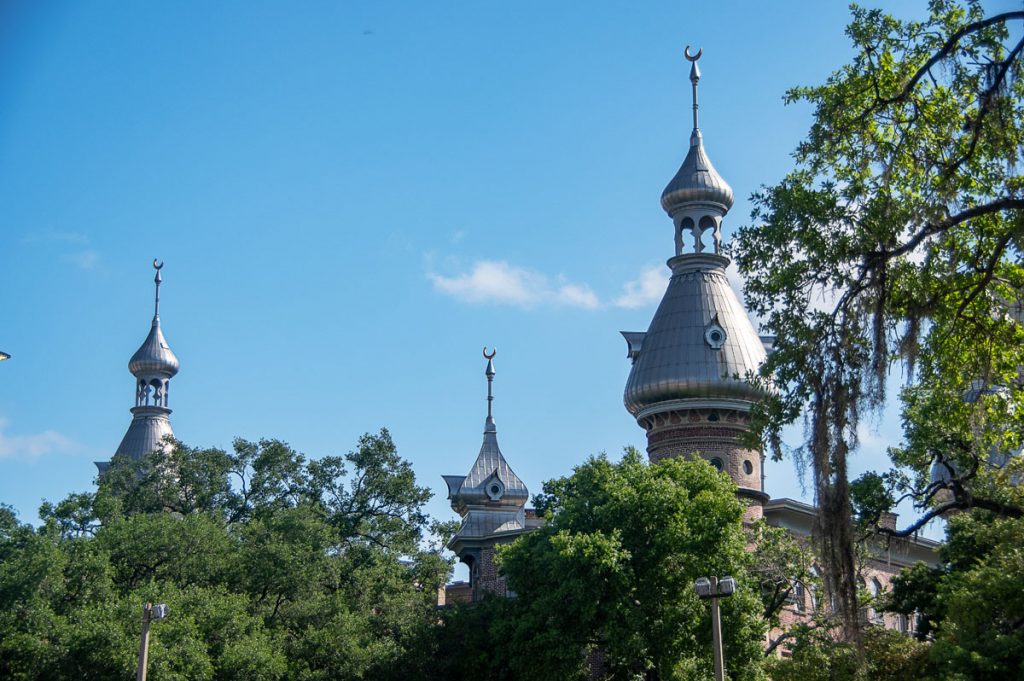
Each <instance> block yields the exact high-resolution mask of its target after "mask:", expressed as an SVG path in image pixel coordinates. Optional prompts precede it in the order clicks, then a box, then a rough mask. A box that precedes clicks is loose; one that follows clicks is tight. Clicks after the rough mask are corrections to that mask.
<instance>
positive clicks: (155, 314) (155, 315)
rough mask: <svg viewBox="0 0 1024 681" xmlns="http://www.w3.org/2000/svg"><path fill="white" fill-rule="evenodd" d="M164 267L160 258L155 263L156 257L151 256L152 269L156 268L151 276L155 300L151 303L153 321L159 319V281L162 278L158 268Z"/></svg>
mask: <svg viewBox="0 0 1024 681" xmlns="http://www.w3.org/2000/svg"><path fill="white" fill-rule="evenodd" d="M163 268H164V263H163V261H162V260H161V261H160V264H159V265H158V264H157V260H156V258H153V269H155V270H156V276H155V277H153V281H154V282H156V301H155V302H154V304H153V321H154V322H155V321H158V320H159V319H160V282H162V281H163V278H162V277H161V276H160V270H162V269H163Z"/></svg>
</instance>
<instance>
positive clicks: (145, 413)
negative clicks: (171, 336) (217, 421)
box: [96, 260, 180, 475]
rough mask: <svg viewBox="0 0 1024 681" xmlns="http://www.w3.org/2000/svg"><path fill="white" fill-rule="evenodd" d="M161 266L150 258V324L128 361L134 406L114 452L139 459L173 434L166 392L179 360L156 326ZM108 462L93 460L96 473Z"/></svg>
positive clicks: (158, 318)
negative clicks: (152, 289)
mask: <svg viewBox="0 0 1024 681" xmlns="http://www.w3.org/2000/svg"><path fill="white" fill-rule="evenodd" d="M163 266H164V264H163V263H162V262H158V261H156V260H154V261H153V269H155V270H156V276H155V277H154V278H153V281H154V282H155V284H156V296H155V302H154V306H153V324H152V325H151V326H150V329H149V335H147V336H146V340H144V341H143V342H142V345H141V346H140V347H139V349H138V350H136V351H135V354H134V355H132V358H131V359H130V360H129V361H128V370H129V371H131V372H132V375H134V376H135V406H134V407H132V409H131V412H132V421H131V423H130V424H129V425H128V431H127V432H126V433H125V434H124V437H123V438H122V439H121V444H120V445H118V447H117V451H116V452H115V454H123V455H127V456H130V457H131V458H133V459H141V458H142V457H144V456H145V455H146V454H149V453H150V452H152V451H155V450H158V449H163V448H164V447H165V446H166V443H167V441H168V439H169V438H173V437H174V432H173V431H172V430H171V421H170V418H169V417H170V415H171V408H170V406H168V405H169V400H168V395H169V392H170V387H171V378H173V377H174V376H175V375H176V374H177V373H178V369H179V368H180V364H179V363H178V358H177V357H175V355H174V353H173V352H171V348H170V347H169V346H168V345H167V339H165V338H164V333H163V330H162V329H161V328H160V284H161V282H162V281H163V279H162V277H161V276H160V270H161V269H163ZM109 465H110V462H108V461H97V462H96V467H97V468H98V469H99V472H100V475H103V473H104V472H105V471H106V469H107V466H109Z"/></svg>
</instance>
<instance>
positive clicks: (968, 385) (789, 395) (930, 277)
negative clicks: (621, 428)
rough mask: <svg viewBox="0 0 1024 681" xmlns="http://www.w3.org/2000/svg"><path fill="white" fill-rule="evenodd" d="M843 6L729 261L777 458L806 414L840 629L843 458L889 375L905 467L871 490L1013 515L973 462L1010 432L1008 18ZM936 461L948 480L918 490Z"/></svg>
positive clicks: (1016, 225) (1016, 52)
mask: <svg viewBox="0 0 1024 681" xmlns="http://www.w3.org/2000/svg"><path fill="white" fill-rule="evenodd" d="M852 12H853V19H852V21H851V23H850V25H849V27H848V29H847V34H848V36H849V37H850V39H851V41H852V43H853V46H854V49H855V56H854V58H853V60H852V61H851V62H850V63H849V64H848V65H846V66H843V67H842V68H841V69H840V70H838V71H837V72H835V73H834V74H833V75H832V76H831V77H830V78H829V79H828V81H827V82H826V83H825V84H823V85H820V86H814V87H800V88H794V89H793V90H791V91H790V92H789V94H788V95H787V100H788V101H790V102H796V101H805V102H808V103H810V104H811V105H812V106H813V107H814V122H813V124H812V126H811V129H810V131H809V132H808V135H807V138H806V139H805V140H804V141H803V142H802V143H801V144H800V145H799V146H798V148H797V150H796V153H795V159H796V168H795V169H794V170H793V171H792V172H791V173H790V174H789V175H787V176H786V178H785V179H783V180H782V181H781V182H780V183H778V184H776V185H774V186H770V187H765V188H763V189H762V190H761V191H759V192H758V193H757V194H755V195H754V204H755V211H754V215H753V218H754V220H755V222H756V223H757V224H755V225H753V226H750V227H745V228H743V229H742V230H740V233H739V235H738V238H737V240H736V243H735V252H736V255H737V258H736V259H737V262H738V264H739V268H740V271H741V272H742V273H743V274H744V275H745V276H746V278H747V286H746V294H747V302H748V304H749V305H750V306H751V308H752V309H753V310H754V312H756V313H757V314H759V315H761V316H762V317H763V318H764V319H765V326H766V327H767V330H768V331H769V332H771V333H773V334H775V335H776V336H777V340H776V343H775V346H774V351H773V353H772V355H771V356H770V357H769V360H768V362H767V365H766V366H765V367H764V370H765V376H769V375H770V376H771V377H772V381H773V384H774V385H775V386H776V388H777V389H778V393H777V399H775V400H771V401H768V402H766V403H765V405H763V407H762V408H761V410H760V412H759V414H758V418H757V421H756V422H757V424H758V427H759V432H760V435H761V437H762V438H763V439H764V440H766V441H767V442H768V443H769V444H770V445H771V447H772V449H773V452H774V455H775V456H777V457H778V456H781V455H782V453H783V451H782V447H781V440H780V429H781V428H782V427H783V426H784V425H785V424H788V423H791V422H794V421H795V420H797V419H798V418H799V417H800V415H801V414H805V425H806V431H805V433H806V434H805V439H804V442H803V444H802V445H801V447H799V448H798V449H797V454H798V455H806V456H807V457H808V458H809V459H810V461H811V463H812V469H813V472H814V490H815V496H816V501H817V504H818V506H819V507H820V508H821V510H822V513H821V515H820V527H819V528H818V530H819V533H818V534H819V536H820V545H821V554H822V558H823V567H824V568H825V578H826V582H827V586H828V588H829V591H830V592H833V593H835V594H836V595H837V597H838V601H837V603H838V605H839V609H840V612H841V613H842V614H843V617H844V621H845V624H846V627H847V633H848V634H849V635H851V636H854V637H856V634H857V631H858V625H857V618H856V611H857V605H858V604H857V597H856V591H855V586H854V585H855V583H856V582H855V572H856V561H855V553H854V543H855V539H856V536H855V531H854V528H853V524H852V523H853V521H852V515H853V511H854V509H853V506H852V504H851V493H852V492H853V491H852V490H851V487H850V483H849V481H848V477H847V460H848V457H849V455H850V453H851V452H852V451H853V450H855V449H856V447H857V445H858V441H857V428H858V424H859V419H860V416H861V414H862V413H863V412H865V411H866V410H873V409H878V408H879V407H881V405H882V404H883V401H884V396H885V379H886V376H887V374H888V372H889V371H890V368H891V365H892V364H893V363H895V362H902V363H903V365H904V369H905V370H906V371H905V374H906V375H907V376H909V377H910V378H909V379H908V386H907V388H906V389H905V391H904V394H903V398H904V404H905V405H906V406H905V411H904V418H905V424H906V426H905V427H906V443H905V446H904V447H903V448H901V449H900V450H898V451H896V452H895V453H894V455H895V459H896V461H897V463H899V464H901V465H905V466H909V467H910V468H911V474H897V475H893V476H890V477H888V478H886V479H885V482H886V483H887V484H890V486H889V487H887V488H886V489H885V490H880V489H879V487H878V486H877V485H874V491H873V493H872V494H871V495H868V496H872V495H873V500H874V502H878V501H880V500H884V499H883V498H884V496H885V495H892V496H893V497H894V498H895V497H898V496H901V495H902V494H910V495H911V496H914V497H916V498H917V499H918V500H919V502H920V503H921V504H936V502H939V501H940V499H939V498H937V496H936V492H937V491H938V490H939V488H941V489H943V490H945V491H947V492H949V493H950V494H951V495H952V499H951V500H950V499H947V500H946V502H945V503H946V505H945V506H943V508H942V509H939V510H937V511H936V512H940V511H941V510H948V509H949V508H970V507H986V508H990V509H993V510H996V511H997V512H1000V513H1005V514H1009V515H1019V514H1020V511H1021V509H1020V508H1019V507H1016V509H1015V507H1013V506H1012V505H1009V504H1007V503H1006V500H1005V499H1001V498H999V494H998V491H994V490H995V487H994V486H993V485H992V484H990V481H989V478H991V477H992V472H991V470H990V468H991V467H989V466H987V465H986V464H987V462H988V457H989V453H990V452H991V451H993V447H995V448H996V450H997V451H1013V450H1014V449H1015V448H1016V447H1019V446H1020V436H1019V434H1020V433H1021V432H1024V429H1022V428H1021V426H1022V425H1024V423H1022V422H1021V418H1022V417H1024V410H1022V409H1021V408H1020V407H1022V406H1024V405H1020V404H1018V402H1019V401H1020V390H1019V389H1018V384H1019V368H1020V367H1021V366H1024V342H1022V341H1024V328H1022V327H1021V324H1020V323H1019V321H1020V320H1019V317H1020V315H1019V314H1018V312H1019V309H1021V308H1020V305H1021V301H1022V295H1024V294H1022V292H1024V268H1022V267H1021V265H1020V258H1019V254H1020V253H1021V252H1022V246H1024V243H1022V238H1024V198H1022V197H1021V196H1020V192H1021V188H1022V184H1024V179H1022V177H1021V176H1020V174H1019V165H1018V161H1019V155H1020V150H1021V148H1022V147H1021V144H1022V142H1024V115H1022V113H1024V111H1022V102H1024V79H1022V78H1021V75H1022V70H1024V65H1022V60H1021V54H1022V51H1024V39H1021V38H1020V36H1019V31H1017V33H1016V34H1013V36H1012V39H1011V31H1010V30H1009V28H1008V26H1009V25H1010V23H1011V22H1019V21H1021V20H1024V12H1021V11H1013V12H1006V13H1003V14H999V15H994V16H992V17H985V16H984V13H983V11H982V8H981V6H980V4H979V3H978V2H974V1H971V2H969V3H968V4H967V5H966V6H960V5H958V4H957V3H955V2H952V1H951V0H932V2H931V3H930V13H929V16H928V18H927V19H925V20H923V21H902V20H899V19H896V18H894V17H892V16H889V15H886V14H885V13H884V12H882V11H881V10H868V9H864V8H861V7H857V6H853V8H852ZM1015 314H1016V316H1017V318H1015V317H1014V315H1015ZM965 397H969V398H970V399H965ZM937 460H938V461H948V462H951V464H952V466H953V469H954V470H955V472H956V473H957V475H954V476H953V478H954V479H953V480H952V481H949V482H946V483H943V484H941V485H934V486H929V481H928V468H929V466H930V464H931V463H932V462H934V461H937ZM874 482H877V480H876V481H874ZM859 491H860V492H864V493H867V492H871V490H870V489H869V487H868V486H866V485H861V486H860V489H859ZM882 492H884V494H881V496H880V493H882ZM993 494H994V496H993ZM862 498H865V497H863V495H862ZM939 505H940V504H936V508H937V509H938V507H939ZM874 510H875V511H878V510H884V509H879V508H878V507H877V503H876V505H875V509H874ZM914 529H916V528H908V529H907V530H906V532H905V533H909V532H912V531H913V530H914Z"/></svg>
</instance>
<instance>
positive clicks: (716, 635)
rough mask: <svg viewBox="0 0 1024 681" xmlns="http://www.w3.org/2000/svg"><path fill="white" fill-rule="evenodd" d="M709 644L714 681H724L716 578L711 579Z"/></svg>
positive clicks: (720, 620)
mask: <svg viewBox="0 0 1024 681" xmlns="http://www.w3.org/2000/svg"><path fill="white" fill-rule="evenodd" d="M711 643H712V647H714V649H715V681H725V655H724V653H723V652H722V618H721V615H720V614H719V612H718V577H711Z"/></svg>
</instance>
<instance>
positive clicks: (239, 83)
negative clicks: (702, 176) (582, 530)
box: [0, 1, 924, 520]
mask: <svg viewBox="0 0 1024 681" xmlns="http://www.w3.org/2000/svg"><path fill="white" fill-rule="evenodd" d="M923 6H924V3H920V2H913V3H911V2H904V3H897V4H896V10H897V11H898V12H900V13H902V14H914V13H917V12H923V11H924V10H923ZM2 7H3V9H2V10H0V13H2V14H0V284H2V290H3V296H2V298H0V349H3V350H5V351H7V352H9V353H11V354H12V355H13V358H12V359H11V360H10V361H8V362H4V363H3V364H0V471H2V473H0V501H3V502H5V503H9V504H12V505H13V506H15V508H17V509H18V510H19V511H20V512H21V514H22V517H23V518H24V519H26V520H35V510H36V508H37V507H38V505H39V503H40V501H41V500H43V499H50V500H57V499H60V498H63V497H64V496H65V495H66V494H67V493H69V492H72V491H79V490H85V489H89V488H90V487H91V485H92V483H93V477H94V474H95V468H94V466H93V463H92V462H93V461H94V460H100V459H106V458H109V456H110V455H111V453H112V452H113V450H114V449H115V448H116V446H117V444H118V442H119V441H120V438H121V436H122V435H123V433H124V431H125V429H126V427H127V425H128V422H129V420H130V414H129V413H128V409H129V407H131V406H132V403H133V397H134V392H133V383H132V378H131V376H130V375H129V373H128V371H127V366H126V365H127V361H128V358H129V357H130V356H131V354H132V353H133V352H134V351H135V349H136V348H137V347H138V345H139V344H140V343H141V342H142V340H143V338H144V337H145V335H146V333H147V331H148V327H149V322H150V317H151V314H152V308H151V305H152V303H151V301H152V293H153V292H152V274H153V271H152V269H151V266H150V262H151V261H152V260H153V258H154V257H155V258H160V259H162V260H164V261H165V262H166V267H165V269H164V270H163V274H164V287H163V290H162V305H161V317H162V320H163V325H164V331H165V333H166V336H167V338H168V341H169V343H170V345H171V347H172V348H173V349H174V351H175V352H176V353H177V355H178V357H179V358H180V360H181V364H182V369H181V373H180V374H179V375H178V376H177V378H175V379H174V380H173V381H172V390H171V393H170V396H171V406H172V407H173V408H174V414H173V416H172V422H173V425H174V429H175V432H176V434H177V435H178V437H179V438H181V439H182V440H183V441H185V442H187V443H189V444H194V445H202V446H221V447H227V446H229V445H230V443H231V440H232V438H233V437H235V436H242V437H246V438H259V437H276V438H280V439H283V440H285V441H287V442H289V443H291V444H292V445H294V446H295V447H296V448H298V449H299V450H301V451H303V452H305V453H306V454H308V455H310V456H320V455H325V454H337V453H343V452H345V451H347V450H349V449H350V448H351V447H352V446H354V444H355V442H356V439H357V438H358V436H359V435H360V434H361V433H363V432H366V431H375V430H377V429H378V428H380V427H382V426H386V427H388V428H389V429H390V430H391V431H392V433H393V435H394V437H395V440H396V441H397V444H398V446H399V450H400V452H401V454H402V455H403V456H405V457H406V458H408V459H409V460H411V461H412V462H413V464H414V467H415V469H416V473H417V476H418V478H419V480H420V482H421V483H422V484H426V485H429V486H430V487H432V488H433V489H434V490H435V498H434V500H433V501H432V502H431V504H430V511H431V512H432V513H433V514H434V515H436V516H438V517H443V518H445V517H451V511H450V510H449V508H448V506H447V503H446V502H445V499H444V496H445V495H444V492H443V483H442V481H441V478H440V476H441V474H443V473H444V474H461V473H465V472H466V471H467V470H468V469H469V466H470V464H471V463H472V461H473V459H474V457H475V456H476V452H477V450H478V448H479V445H480V438H481V431H482V427H483V419H484V416H485V413H486V403H485V395H486V384H485V381H484V376H483V370H484V361H483V359H482V358H481V356H480V350H481V347H482V346H484V345H488V346H497V347H498V357H497V359H496V360H495V364H496V367H497V371H498V375H497V378H496V382H495V395H496V400H495V415H496V418H497V422H498V430H499V439H500V442H501V445H502V449H503V451H504V453H505V454H506V457H507V458H508V459H509V461H510V463H511V465H512V466H513V468H515V470H516V471H517V472H518V473H519V475H520V476H521V477H522V478H523V479H524V480H525V481H526V483H527V485H528V486H529V487H530V489H531V491H539V487H540V482H541V481H542V480H544V479H548V478H551V477H555V476H559V475H563V474H566V473H567V472H569V471H570V470H571V468H572V466H573V465H575V464H577V463H579V462H581V461H582V460H583V459H584V458H585V457H586V456H587V455H589V454H593V453H597V452H600V451H603V450H604V451H608V452H609V453H610V454H617V453H618V452H620V451H621V448H622V447H623V446H624V445H627V444H634V445H637V446H641V445H642V444H643V441H644V438H643V433H642V431H641V430H640V429H639V428H638V427H637V426H636V424H635V422H634V421H633V420H632V419H631V418H630V416H629V415H628V414H627V412H626V411H625V409H624V408H623V406H622V389H623V385H624V383H625V379H626V376H627V374H628V371H629V362H628V360H627V359H626V346H625V343H624V342H623V340H622V338H621V337H620V336H619V333H618V332H619V330H643V329H646V328H647V324H648V322H649V320H650V318H651V316H652V314H653V312H654V309H655V307H656V305H657V301H658V299H659V298H660V295H661V293H662V291H663V287H664V282H665V280H666V279H665V276H666V274H667V269H666V268H665V266H664V261H665V260H666V259H667V258H668V257H669V256H670V255H671V254H672V227H671V223H670V221H669V220H668V218H667V217H666V216H665V215H664V213H663V212H662V211H661V208H660V206H659V203H658V197H659V195H660V192H661V190H662V188H663V186H664V184H665V183H666V182H667V181H668V179H669V178H670V177H671V176H672V175H673V174H674V172H675V170H676V169H677V167H678V165H679V163H680V162H681V160H682V157H683V155H684V152H685V149H686V145H687V139H688V134H689V124H688V118H689V105H690V92H689V83H688V82H687V80H686V76H687V69H686V66H687V65H686V64H685V62H684V61H683V59H682V50H683V47H684V46H685V45H687V44H692V45H693V46H694V47H695V48H696V47H698V46H699V47H703V48H704V58H703V60H702V61H701V68H702V71H703V79H702V81H701V128H702V130H703V132H704V139H705V143H706V146H707V148H708V151H709V153H710V155H711V158H712V159H713V160H714V162H715V164H716V166H717V168H718V170H719V171H720V172H721V173H722V174H723V175H724V177H725V178H726V179H727V180H728V181H729V182H730V184H731V185H732V186H733V188H734V190H735V193H736V196H737V201H736V205H735V207H734V208H733V210H732V212H731V213H730V215H729V216H728V217H727V218H726V223H725V232H726V236H728V235H729V234H731V232H732V231H733V230H734V229H735V228H736V227H737V226H738V225H741V224H744V223H745V222H746V221H747V220H748V215H749V212H750V205H749V202H748V201H747V200H746V198H747V197H748V196H749V195H750V194H751V193H752V192H753V191H754V190H755V189H756V188H757V187H758V186H759V185H761V184H765V183H771V182H774V181H777V180H778V179H780V178H781V177H782V176H783V175H784V174H785V172H786V171H787V169H788V168H789V167H790V164H791V158H790V156H789V153H790V151H791V150H792V149H793V147H794V146H795V144H796V143H797V141H798V140H799V139H800V138H801V136H802V134H803V132H804V131H805V130H806V128H807V125H808V123H809V120H810V112H809V110H808V109H807V107H804V106H791V107H784V106H783V104H782V95H783V93H784V91H785V90H786V89H787V88H788V87H791V86H794V85H797V84H810V83H818V82H821V81H822V80H824V79H825V78H826V77H827V76H828V74H829V73H830V72H831V71H832V70H834V69H835V68H837V67H838V66H839V65H841V64H842V63H844V62H845V61H846V60H847V59H848V58H849V57H850V54H851V53H850V48H849V47H848V42H847V40H846V39H845V37H844V36H843V33H842V31H843V27H844V25H845V22H846V20H847V16H848V12H847V10H846V8H845V6H844V5H843V3H839V2H835V3H832V2H820V1H819V2H787V3H764V2H715V3H709V2H704V3H681V2H645V3H621V2H597V3H594V2H587V3H583V2H564V3H553V2H532V1H531V2H516V3H495V2H448V3H413V2H404V3H400V2H388V3H383V2H368V1H366V2H344V3H342V2H303V3H265V2H220V3H207V2H176V3H121V4H119V5H115V4H114V3H60V4H53V3H45V4H44V3H27V2H26V3H5V4H4V5H2ZM896 424H897V421H896V418H895V417H894V416H893V415H892V414H890V415H889V416H888V417H887V418H885V419H883V420H882V422H881V424H880V427H879V430H878V432H877V433H875V434H872V433H865V435H866V437H865V448H864V451H863V452H861V453H859V454H858V455H857V458H856V461H855V463H854V469H855V472H859V471H860V470H863V469H865V468H871V467H878V466H881V465H883V463H884V446H885V444H886V443H888V442H892V439H893V438H894V437H896V433H898V427H897V425H896ZM767 475H768V479H767V491H768V492H769V493H770V494H771V495H772V496H776V497H778V496H790V497H796V498H806V496H805V495H804V494H803V493H802V491H801V488H800V485H799V483H798V480H797V477H798V476H797V474H796V471H795V469H794V466H793V464H792V463H791V462H788V461H787V462H783V463H781V464H771V465H769V467H768V470H767Z"/></svg>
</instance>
